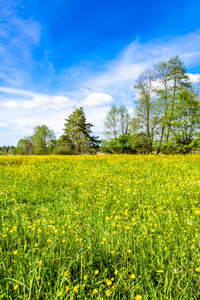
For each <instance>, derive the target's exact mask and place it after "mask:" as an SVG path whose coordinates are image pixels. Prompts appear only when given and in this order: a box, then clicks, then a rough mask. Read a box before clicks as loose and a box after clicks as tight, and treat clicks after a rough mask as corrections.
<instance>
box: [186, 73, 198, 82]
mask: <svg viewBox="0 0 200 300" xmlns="http://www.w3.org/2000/svg"><path fill="white" fill-rule="evenodd" d="M187 75H188V76H189V79H190V81H191V82H192V83H197V82H200V74H191V73H188V74H187Z"/></svg>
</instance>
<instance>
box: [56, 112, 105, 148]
mask: <svg viewBox="0 0 200 300" xmlns="http://www.w3.org/2000/svg"><path fill="white" fill-rule="evenodd" d="M64 126H65V128H64V129H63V130H64V134H63V135H62V136H61V139H62V140H63V141H68V144H71V148H72V150H73V152H74V153H75V154H82V153H87V152H89V153H90V152H92V151H95V150H96V149H98V147H99V143H100V141H99V140H98V137H95V136H93V135H92V130H91V128H92V127H93V126H94V125H92V124H91V123H87V122H86V116H85V112H84V110H83V108H82V107H79V108H77V109H76V110H75V111H74V112H73V113H72V114H71V115H70V116H69V117H68V118H67V119H66V123H65V124H64Z"/></svg>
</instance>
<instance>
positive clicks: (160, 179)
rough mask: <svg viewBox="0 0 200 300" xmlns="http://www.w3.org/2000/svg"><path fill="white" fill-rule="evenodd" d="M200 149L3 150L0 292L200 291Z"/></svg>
mask: <svg viewBox="0 0 200 300" xmlns="http://www.w3.org/2000/svg"><path fill="white" fill-rule="evenodd" d="M199 224H200V156H198V155H196V156H195V155H190V156H180V155H179V156H129V155H124V156H46V157H36V156H35V157H0V228H1V232H0V299H49V300H50V299H116V300H117V299H137V300H140V299H142V300H144V299H159V300H160V299H167V300H169V299H174V300H177V299H190V300H191V299H200V242H199V238H200V232H199V231H200V227H199Z"/></svg>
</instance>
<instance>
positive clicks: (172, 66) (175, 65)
mask: <svg viewBox="0 0 200 300" xmlns="http://www.w3.org/2000/svg"><path fill="white" fill-rule="evenodd" d="M168 70H169V72H168V76H169V80H170V85H171V88H170V91H171V103H170V111H169V120H168V131H167V137H166V142H168V140H169V135H170V130H171V123H172V120H173V117H174V110H175V101H176V96H177V92H178V91H179V90H180V89H181V88H182V87H183V86H190V83H189V81H188V80H189V78H188V76H187V75H186V70H185V67H184V65H183V62H181V61H180V59H179V57H178V56H175V57H172V58H171V59H170V60H169V61H168Z"/></svg>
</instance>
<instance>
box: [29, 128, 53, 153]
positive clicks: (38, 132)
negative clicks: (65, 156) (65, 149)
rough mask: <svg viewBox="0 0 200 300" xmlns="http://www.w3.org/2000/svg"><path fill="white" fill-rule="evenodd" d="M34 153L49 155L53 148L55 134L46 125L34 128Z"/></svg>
mask: <svg viewBox="0 0 200 300" xmlns="http://www.w3.org/2000/svg"><path fill="white" fill-rule="evenodd" d="M33 145H34V148H35V149H34V153H35V154H40V155H46V154H50V153H52V151H53V148H54V146H55V134H54V132H53V131H52V130H50V129H49V128H48V127H47V126H46V125H42V126H37V127H35V128H34V134H33Z"/></svg>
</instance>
